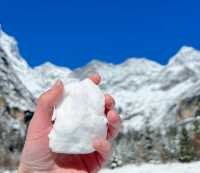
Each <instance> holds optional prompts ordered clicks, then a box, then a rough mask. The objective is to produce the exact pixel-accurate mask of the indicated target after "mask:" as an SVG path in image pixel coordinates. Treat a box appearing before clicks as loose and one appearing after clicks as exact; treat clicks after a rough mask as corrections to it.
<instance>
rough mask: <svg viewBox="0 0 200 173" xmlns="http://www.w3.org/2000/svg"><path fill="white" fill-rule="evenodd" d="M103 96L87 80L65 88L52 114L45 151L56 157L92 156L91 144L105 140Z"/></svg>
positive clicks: (97, 88) (105, 124) (105, 122)
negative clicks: (56, 155) (51, 124)
mask: <svg viewBox="0 0 200 173" xmlns="http://www.w3.org/2000/svg"><path fill="white" fill-rule="evenodd" d="M104 110H105V96H104V94H103V92H102V91H101V90H100V88H99V87H98V86H97V85H96V84H94V82H92V81H91V80H89V79H85V80H83V81H81V82H74V83H71V84H68V85H66V86H65V92H64V98H63V100H62V101H61V102H60V103H59V105H58V106H56V108H55V110H54V115H53V120H55V122H54V125H53V128H52V130H51V132H50V133H49V147H50V148H51V150H52V151H53V152H56V153H67V154H87V153H91V152H94V151H95V149H94V148H93V143H92V142H93V140H94V139H101V138H104V139H106V135H107V121H106V117H105V115H104Z"/></svg>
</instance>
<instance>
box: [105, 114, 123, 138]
mask: <svg viewBox="0 0 200 173" xmlns="http://www.w3.org/2000/svg"><path fill="white" fill-rule="evenodd" d="M107 120H108V135H107V138H108V139H109V140H111V139H113V138H115V137H116V136H117V134H118V133H119V130H120V128H121V118H120V117H119V115H118V114H117V113H116V112H115V111H114V110H110V111H109V112H108V114H107Z"/></svg>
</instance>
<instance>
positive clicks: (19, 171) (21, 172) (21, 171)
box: [17, 164, 32, 173]
mask: <svg viewBox="0 0 200 173" xmlns="http://www.w3.org/2000/svg"><path fill="white" fill-rule="evenodd" d="M17 173H32V171H30V170H28V169H27V168H25V167H24V166H23V165H21V164H20V165H19V167H18V169H17Z"/></svg>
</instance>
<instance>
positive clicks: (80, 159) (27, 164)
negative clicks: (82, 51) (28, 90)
mask: <svg viewBox="0 0 200 173" xmlns="http://www.w3.org/2000/svg"><path fill="white" fill-rule="evenodd" d="M90 79H91V80H92V81H93V82H94V83H95V84H97V85H98V84H99V83H100V81H101V78H100V76H99V75H94V76H92V77H90ZM63 91H64V86H63V84H62V82H61V81H57V82H56V83H55V84H54V86H53V87H52V88H51V89H49V90H48V91H46V92H45V93H44V94H42V95H41V96H40V98H39V99H38V102H37V107H36V111H35V113H34V116H33V118H32V120H31V122H30V125H29V128H28V132H27V136H26V141H25V145H24V148H23V152H22V156H21V160H20V166H19V169H18V171H19V173H40V172H43V173H96V172H97V171H98V170H100V169H101V168H102V167H103V165H104V164H105V163H106V161H107V160H108V159H109V156H110V154H111V150H112V149H111V148H112V147H111V144H110V142H109V140H111V139H113V138H114V137H115V136H116V135H117V134H118V132H119V128H120V126H121V119H120V117H119V116H118V115H117V113H116V112H115V111H114V110H113V108H114V99H113V98H112V97H111V96H109V95H105V114H106V117H107V119H108V132H107V140H105V139H104V140H103V139H96V140H95V141H93V146H94V148H95V150H96V151H95V152H93V153H90V154H80V155H72V154H70V155H69V154H57V153H53V152H51V150H50V149H49V147H48V146H49V145H48V134H49V132H50V130H51V128H52V125H53V124H52V121H51V117H52V113H53V108H54V106H56V104H57V103H58V102H59V101H60V99H61V98H62V94H63Z"/></svg>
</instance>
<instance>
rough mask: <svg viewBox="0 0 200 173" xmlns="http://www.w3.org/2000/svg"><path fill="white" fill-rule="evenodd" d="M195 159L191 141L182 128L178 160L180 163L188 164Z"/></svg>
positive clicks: (185, 130)
mask: <svg viewBox="0 0 200 173" xmlns="http://www.w3.org/2000/svg"><path fill="white" fill-rule="evenodd" d="M194 158H195V155H194V151H193V146H192V141H191V139H190V137H189V135H188V131H187V129H186V128H185V127H184V128H182V131H181V137H180V153H179V160H180V161H181V162H190V161H192V160H193V159H194Z"/></svg>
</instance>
